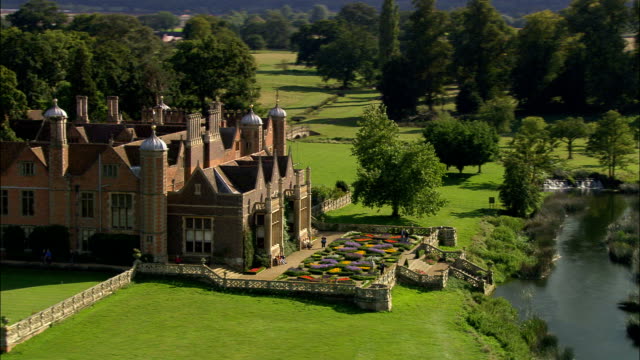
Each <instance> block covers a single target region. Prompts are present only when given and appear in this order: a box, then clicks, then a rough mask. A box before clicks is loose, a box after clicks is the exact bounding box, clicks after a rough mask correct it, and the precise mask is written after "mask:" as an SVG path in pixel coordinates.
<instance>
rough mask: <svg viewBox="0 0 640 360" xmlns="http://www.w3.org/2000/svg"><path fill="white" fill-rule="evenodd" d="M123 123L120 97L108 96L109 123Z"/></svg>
mask: <svg viewBox="0 0 640 360" xmlns="http://www.w3.org/2000/svg"><path fill="white" fill-rule="evenodd" d="M121 121H122V119H121V117H120V109H119V108H118V97H117V96H107V122H110V123H116V124H120V122H121Z"/></svg>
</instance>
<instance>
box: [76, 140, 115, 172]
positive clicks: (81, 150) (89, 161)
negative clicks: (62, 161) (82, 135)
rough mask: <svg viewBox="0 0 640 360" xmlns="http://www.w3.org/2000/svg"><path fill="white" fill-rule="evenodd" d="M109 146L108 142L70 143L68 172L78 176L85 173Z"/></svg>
mask: <svg viewBox="0 0 640 360" xmlns="http://www.w3.org/2000/svg"><path fill="white" fill-rule="evenodd" d="M108 147H109V145H106V144H70V145H69V167H68V168H67V172H68V173H69V174H71V175H76V176H77V175H82V174H84V173H85V172H86V171H87V170H89V168H90V167H91V166H93V164H94V163H96V162H97V161H98V155H99V154H102V153H103V152H104V151H105V150H106V149H107V148H108Z"/></svg>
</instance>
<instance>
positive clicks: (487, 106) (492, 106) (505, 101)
mask: <svg viewBox="0 0 640 360" xmlns="http://www.w3.org/2000/svg"><path fill="white" fill-rule="evenodd" d="M517 106H518V102H517V101H516V100H515V99H513V98H512V97H510V96H500V97H496V98H494V99H491V100H489V101H487V102H485V103H483V104H482V105H480V109H478V113H477V114H476V116H475V118H476V119H478V120H481V121H484V122H486V123H487V124H490V125H491V126H493V127H494V128H495V129H496V131H498V132H500V133H507V132H510V131H511V126H512V124H513V122H514V121H515V119H516V107H517Z"/></svg>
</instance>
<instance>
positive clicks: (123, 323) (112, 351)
mask: <svg viewBox="0 0 640 360" xmlns="http://www.w3.org/2000/svg"><path fill="white" fill-rule="evenodd" d="M175 285H177V286H175ZM181 285H184V284H182V283H169V282H167V283H141V284H135V285H133V286H131V287H129V288H127V289H124V290H121V291H119V292H118V293H116V294H115V295H112V296H110V297H109V298H107V299H105V300H103V301H101V302H100V303H98V304H96V305H94V306H93V307H91V308H89V309H86V310H83V311H82V312H81V313H79V314H78V315H76V316H74V317H73V318H70V319H69V320H67V321H65V322H63V323H61V324H59V325H56V326H54V327H53V328H52V329H49V330H47V331H46V332H45V333H43V334H41V335H39V336H37V337H36V338H34V339H31V340H29V341H28V342H27V343H25V344H23V345H19V346H18V347H17V348H16V349H15V350H14V351H13V352H12V353H10V354H8V355H6V358H7V359H50V358H52V357H56V356H62V354H64V358H65V359H68V360H72V359H87V358H91V357H94V356H96V354H100V358H101V359H140V358H145V359H160V358H162V359H184V358H192V357H198V358H205V359H206V358H212V356H214V357H216V355H215V354H224V355H220V356H223V357H224V358H225V359H249V358H252V359H385V360H386V359H470V360H471V359H473V360H477V359H486V358H487V357H488V355H487V354H485V353H483V352H482V351H481V348H482V345H481V344H480V341H485V340H481V339H482V337H479V336H477V335H472V333H473V331H472V330H471V329H470V328H469V327H468V326H467V325H466V324H465V323H464V321H463V319H461V314H463V313H464V311H463V303H464V295H463V293H461V292H458V291H455V290H448V291H443V292H421V291H419V290H414V289H408V288H403V287H400V286H398V287H396V288H395V289H394V292H393V297H394V309H393V312H390V313H370V312H362V311H359V310H358V309H356V308H355V307H352V306H350V305H343V304H329V303H327V302H323V301H316V300H306V299H294V298H283V297H274V296H259V297H256V296H249V295H242V294H228V293H220V292H212V291H208V290H206V289H203V288H201V287H199V286H197V285H196V286H190V285H189V284H186V285H185V286H181ZM160 314H162V315H161V316H158V315H160ZM123 332H126V336H123ZM96 334H99V336H96ZM4 357H5V356H3V358H4Z"/></svg>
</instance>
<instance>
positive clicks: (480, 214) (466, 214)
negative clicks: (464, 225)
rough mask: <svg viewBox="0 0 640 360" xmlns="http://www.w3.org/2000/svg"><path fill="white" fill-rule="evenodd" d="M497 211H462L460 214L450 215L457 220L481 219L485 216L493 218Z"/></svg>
mask: <svg viewBox="0 0 640 360" xmlns="http://www.w3.org/2000/svg"><path fill="white" fill-rule="evenodd" d="M497 213H498V211H497V210H496V209H474V210H471V211H462V212H452V213H451V215H453V216H455V217H457V218H459V219H466V218H481V217H485V216H495V215H497Z"/></svg>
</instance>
